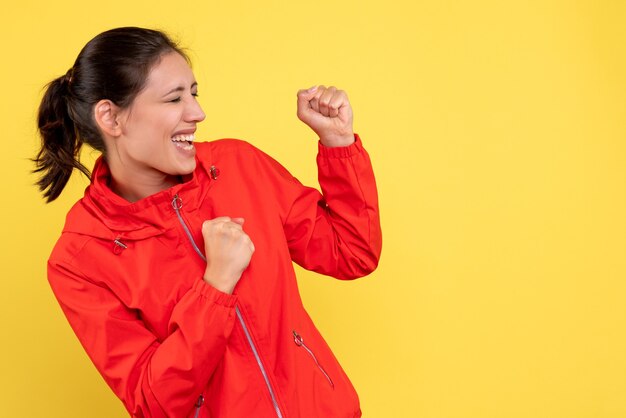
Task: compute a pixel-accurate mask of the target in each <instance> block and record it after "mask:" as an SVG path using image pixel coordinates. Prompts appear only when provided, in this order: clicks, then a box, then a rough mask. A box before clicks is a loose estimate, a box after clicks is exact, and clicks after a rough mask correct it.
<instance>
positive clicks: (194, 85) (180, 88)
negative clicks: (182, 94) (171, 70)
mask: <svg viewBox="0 0 626 418" xmlns="http://www.w3.org/2000/svg"><path fill="white" fill-rule="evenodd" d="M194 87H198V82H197V81H194V83H193V84H192V85H191V88H192V89H193V88H194ZM179 91H185V87H183V86H178V87H175V88H173V89H172V90H170V91H168V92H167V93H165V94H164V95H163V97H165V96H169V95H170V94H172V93H177V92H179Z"/></svg>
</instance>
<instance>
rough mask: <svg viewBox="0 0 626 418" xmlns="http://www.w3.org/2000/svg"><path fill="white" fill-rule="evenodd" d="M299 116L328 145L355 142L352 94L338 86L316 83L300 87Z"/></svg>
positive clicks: (344, 144) (336, 145) (338, 145)
mask: <svg viewBox="0 0 626 418" xmlns="http://www.w3.org/2000/svg"><path fill="white" fill-rule="evenodd" d="M298 118H299V119H300V120H301V121H302V122H304V123H306V124H307V125H308V126H309V127H310V128H311V129H313V131H315V133H316V134H317V135H318V136H319V138H320V141H321V142H322V144H323V145H325V146H327V147H345V146H347V145H350V144H352V143H353V142H354V131H353V130H352V107H351V106H350V101H349V100H348V95H347V94H346V92H345V91H343V90H338V89H337V88H336V87H333V86H330V87H324V86H314V87H311V88H310V89H308V90H299V91H298Z"/></svg>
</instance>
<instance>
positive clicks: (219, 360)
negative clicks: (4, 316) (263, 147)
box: [48, 136, 381, 418]
mask: <svg viewBox="0 0 626 418" xmlns="http://www.w3.org/2000/svg"><path fill="white" fill-rule="evenodd" d="M196 149H197V159H198V166H197V169H196V170H195V172H194V173H193V175H190V176H189V178H187V179H185V180H186V181H185V182H184V183H182V184H179V185H176V186H174V187H172V188H170V189H167V190H164V191H162V192H160V193H157V194H155V195H153V196H150V197H147V198H145V199H142V200H140V201H138V202H135V203H132V204H131V203H129V202H127V201H125V200H123V199H122V198H120V197H119V196H117V195H115V194H114V193H112V192H111V190H110V189H109V188H108V187H107V180H108V178H109V172H108V168H107V166H106V164H104V163H103V161H102V160H99V161H98V162H97V163H96V167H95V168H94V175H93V181H92V184H91V185H90V186H89V187H88V188H87V190H86V191H85V196H84V197H83V199H81V200H80V201H79V202H77V203H76V205H75V206H74V207H73V208H72V210H71V211H70V212H69V214H68V216H67V221H66V225H65V228H64V230H63V233H62V235H61V237H60V239H59V241H58V242H57V244H56V246H55V248H54V250H53V252H52V255H51V256H50V260H49V264H48V276H49V281H50V284H51V287H52V290H53V291H54V293H55V295H56V297H57V299H58V301H59V303H60V305H61V307H62V309H63V311H64V313H65V315H66V316H67V319H68V321H69V323H70V325H71V326H72V328H73V329H74V332H75V333H76V335H77V336H78V338H79V340H80V341H81V343H82V345H83V347H84V348H85V350H86V352H87V353H88V355H89V357H90V358H91V360H92V361H93V363H94V364H95V366H96V367H97V368H98V370H99V372H100V373H101V374H102V376H103V377H104V379H105V380H106V382H107V383H108V384H109V386H110V387H111V388H112V389H113V391H114V392H115V393H116V395H117V396H118V397H119V398H120V399H121V400H122V401H123V402H124V405H125V406H126V408H127V410H128V411H129V413H130V414H131V415H132V416H136V417H185V416H194V414H195V413H196V412H197V411H196V408H195V406H194V405H195V404H196V402H197V400H198V398H199V396H200V395H203V397H204V404H203V405H202V406H201V407H200V411H199V417H220V418H228V417H246V418H248V417H261V418H263V417H276V416H277V413H276V411H275V407H274V405H273V402H272V399H271V397H270V392H269V390H268V388H267V385H266V383H265V381H264V379H263V375H262V374H261V371H260V368H259V365H258V364H257V360H256V359H255V357H254V355H253V352H252V349H251V347H250V344H249V342H248V340H247V337H246V335H245V333H244V329H243V326H242V324H241V323H240V321H239V320H238V318H237V315H236V307H238V309H239V311H240V312H241V315H242V317H243V319H244V322H245V325H246V326H247V328H248V330H249V332H250V337H251V339H252V340H253V342H254V345H255V347H256V349H257V350H258V354H259V357H260V359H261V362H262V364H263V367H264V369H265V371H266V372H267V377H268V379H269V382H270V384H271V386H272V389H273V391H274V394H275V400H276V404H277V405H278V407H279V408H280V411H281V414H282V416H283V417H284V418H296V417H302V418H304V417H306V418H314V417H325V418H328V417H350V418H352V417H359V416H361V412H360V408H359V401H358V396H357V394H356V392H355V390H354V388H353V387H352V384H351V383H350V381H349V379H348V377H347V376H346V375H345V373H344V371H343V370H342V369H341V366H340V365H339V363H338V362H337V360H336V359H335V357H334V356H333V354H332V352H331V351H330V349H329V347H328V346H327V344H326V343H325V341H324V340H323V338H322V336H321V335H320V334H319V332H318V331H317V329H316V328H315V326H314V324H313V323H312V321H311V320H310V318H309V316H308V315H307V313H306V311H305V310H304V308H303V306H302V301H301V299H300V295H299V293H298V288H297V283H296V278H295V274H294V270H293V266H292V263H291V262H292V260H293V261H295V262H297V263H298V264H300V265H301V266H303V267H304V268H307V269H311V270H314V271H317V272H319V273H323V274H326V275H330V276H334V277H337V278H341V279H353V278H357V277H360V276H363V275H366V274H369V273H370V272H371V271H373V270H374V269H375V268H376V265H377V263H378V258H379V255H380V249H381V232H380V225H379V216H378V202H377V194H376V185H375V181H374V176H373V172H372V168H371V164H370V160H369V157H368V155H367V153H366V152H365V150H364V149H363V147H362V145H361V142H360V139H359V138H358V136H356V142H355V143H354V144H353V145H351V146H349V147H344V148H326V147H324V146H322V145H321V144H320V146H319V154H318V158H317V161H318V167H319V181H320V186H321V188H322V190H323V195H322V194H320V193H319V192H318V191H317V190H315V189H312V188H308V187H304V186H303V185H301V184H300V183H299V182H298V181H297V180H296V179H294V178H293V177H292V176H291V175H290V174H289V173H288V172H287V171H286V170H285V169H284V168H283V167H282V166H280V165H279V164H278V163H277V162H276V161H274V160H273V159H271V158H270V157H268V156H267V155H265V154H264V153H262V152H261V151H259V150H258V149H256V148H254V147H253V146H251V145H250V144H247V143H246V142H243V141H239V140H233V139H226V140H220V141H214V142H208V143H198V144H196ZM211 166H214V167H216V168H217V169H218V170H219V175H218V176H217V179H213V178H211V172H210V167H211ZM216 173H217V170H214V174H216ZM176 195H177V196H178V197H179V198H180V201H181V202H182V209H181V215H182V217H183V219H184V221H185V223H186V224H187V225H188V227H189V229H190V231H191V233H192V235H193V240H194V241H195V243H196V244H197V245H198V247H199V250H200V251H201V252H202V253H203V254H204V248H203V239H202V235H201V228H200V227H201V225H202V222H203V221H204V220H207V219H212V218H215V217H217V216H231V217H243V218H245V225H244V230H245V231H246V232H247V233H248V234H249V236H250V238H251V239H252V241H253V242H254V245H255V247H256V252H255V253H254V255H253V257H252V260H251V262H250V266H249V267H248V269H247V270H246V271H245V272H244V273H243V276H242V278H241V280H240V281H239V283H238V284H237V286H236V288H235V290H234V292H233V294H232V295H228V294H225V293H222V292H220V291H218V290H216V289H215V288H213V287H211V286H210V285H208V284H206V283H205V282H204V281H203V280H202V275H203V273H204V269H205V266H206V263H205V261H204V260H202V258H201V257H200V256H199V255H198V254H197V253H196V251H195V250H194V248H193V246H192V243H191V241H190V240H189V239H188V237H187V236H186V233H185V230H184V228H183V227H182V225H181V223H180V222H179V219H178V217H177V215H176V213H175V211H174V209H173V206H172V200H173V199H174V196H176ZM115 240H117V244H116V242H115ZM294 331H296V332H297V333H298V335H300V336H301V337H302V338H303V340H304V344H305V345H306V348H307V349H309V350H310V351H311V353H312V354H313V355H314V356H315V359H314V357H313V356H312V355H311V353H309V352H308V351H307V350H306V349H305V347H302V346H300V345H298V344H296V343H295V341H294V334H293V332H294ZM355 349H356V347H355ZM315 360H317V363H316V361H315ZM318 365H319V367H318Z"/></svg>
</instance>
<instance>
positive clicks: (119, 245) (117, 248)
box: [113, 237, 128, 255]
mask: <svg viewBox="0 0 626 418" xmlns="http://www.w3.org/2000/svg"><path fill="white" fill-rule="evenodd" d="M120 238H121V237H117V238H115V239H114V240H113V244H114V245H113V254H115V255H120V254H122V251H124V250H125V249H127V248H128V245H126V244H124V243H123V242H122V241H120Z"/></svg>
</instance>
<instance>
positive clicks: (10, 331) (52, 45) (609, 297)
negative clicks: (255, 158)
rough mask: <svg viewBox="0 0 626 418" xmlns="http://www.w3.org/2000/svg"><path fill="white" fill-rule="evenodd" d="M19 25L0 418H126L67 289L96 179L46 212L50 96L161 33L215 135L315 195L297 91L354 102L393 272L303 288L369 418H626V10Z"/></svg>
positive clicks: (9, 144)
mask: <svg viewBox="0 0 626 418" xmlns="http://www.w3.org/2000/svg"><path fill="white" fill-rule="evenodd" d="M0 19H1V22H0V23H1V25H0V39H1V42H2V65H1V66H0V71H1V73H0V74H1V78H0V79H1V81H2V93H1V97H2V100H1V106H2V108H1V112H0V117H1V118H2V119H1V124H0V125H1V127H2V130H3V134H2V141H3V146H2V152H1V153H0V158H1V164H0V169H1V170H2V171H1V172H0V178H1V179H2V194H3V199H2V203H1V204H0V207H1V209H0V210H1V211H2V212H1V214H0V218H1V219H2V238H1V250H2V251H0V257H2V259H1V269H2V270H1V272H0V277H1V279H0V280H1V282H0V286H1V288H0V321H2V322H1V324H0V325H1V326H0V330H1V331H0V332H1V333H2V340H1V344H0V416H2V417H21V416H30V417H122V416H125V413H124V410H123V408H122V406H121V403H119V402H118V401H117V399H116V398H115V397H114V396H113V395H112V393H111V392H110V391H109V389H108V388H107V387H106V385H105V384H104V382H103V380H102V379H101V378H100V377H99V375H98V374H97V372H96V370H95V369H94V368H93V366H92V365H91V364H90V362H89V360H88V359H87V357H86V355H85V354H84V353H83V351H82V348H81V347H80V345H79V343H78V341H77V340H76V339H75V337H74V335H73V333H72V331H71V330H70V328H69V326H68V325H67V323H66V322H65V319H64V317H63V315H62V313H61V310H60V309H59V307H58V305H57V303H56V301H55V299H54V297H53V295H52V293H51V291H50V289H49V287H48V284H47V280H46V277H45V261H46V259H47V256H48V254H49V252H50V250H51V248H52V246H53V244H54V242H55V240H56V238H57V237H58V235H59V233H60V231H61V228H62V225H63V221H64V215H65V213H66V211H67V210H68V208H69V207H70V205H71V204H72V203H73V202H74V201H75V200H76V199H78V198H79V197H80V196H81V195H82V190H83V189H84V187H85V185H86V181H85V180H84V179H82V178H80V177H79V176H78V175H77V176H76V177H75V178H74V179H73V180H72V182H71V184H70V186H69V187H68V189H67V190H66V191H65V193H64V194H63V195H62V197H61V198H60V199H59V200H58V201H56V202H54V203H53V204H50V205H45V204H44V203H43V201H42V199H41V198H40V196H39V194H38V192H37V191H36V189H35V187H33V186H32V183H33V182H34V181H35V178H34V177H33V176H32V175H30V174H29V173H28V172H29V170H30V169H31V168H32V165H31V164H30V163H29V161H28V158H29V157H32V156H33V155H34V154H35V152H36V150H37V147H38V138H37V136H36V132H35V128H34V126H35V113H36V107H37V105H38V102H39V99H40V96H41V88H42V86H43V85H44V84H45V83H46V82H48V81H49V80H50V79H52V78H53V77H56V76H59V75H61V74H64V73H65V72H66V71H67V69H68V68H69V67H70V66H71V65H72V63H73V61H74V59H75V57H76V55H77V54H78V52H79V50H80V48H81V47H82V46H83V45H84V44H85V43H86V42H87V41H88V40H89V39H91V38H92V37H93V36H94V35H96V34H97V33H99V32H101V31H103V30H106V29H109V28H111V27H115V26H124V25H139V26H148V27H157V28H162V29H165V30H167V31H169V32H170V33H172V34H173V35H175V36H176V37H178V38H179V39H180V40H181V41H182V44H183V45H185V46H187V47H189V48H191V49H192V51H193V54H192V56H193V60H194V69H195V73H196V77H197V78H198V81H199V84H200V95H201V97H200V101H201V104H202V105H203V107H204V110H205V111H206V113H207V120H206V121H205V122H204V123H203V124H202V125H203V126H202V127H201V129H200V135H199V137H201V138H204V139H211V138H218V137H225V136H231V137H239V138H244V139H247V140H249V141H251V142H252V143H254V144H256V145H257V146H259V147H260V148H262V149H263V150H265V151H267V152H268V153H270V154H271V155H273V156H274V157H276V158H277V159H278V160H279V161H281V162H282V163H283V164H284V165H285V166H286V167H287V168H289V169H290V170H291V171H292V173H293V174H295V175H296V176H297V177H298V178H300V179H301V180H302V181H303V182H305V183H307V184H316V183H315V182H316V173H315V165H314V156H315V137H314V135H313V134H312V132H309V131H308V129H307V128H306V127H305V126H304V125H302V124H301V123H300V122H299V121H298V120H297V118H296V116H295V109H296V108H295V93H296V91H297V89H299V88H305V87H309V86H311V85H313V84H316V83H322V84H327V85H328V84H332V85H337V86H340V87H341V88H343V89H345V90H347V92H348V93H349V95H350V98H351V101H352V104H353V107H354V110H355V130H356V131H357V132H359V133H360V134H361V135H362V137H363V140H364V143H365V145H366V147H367V149H368V150H369V152H370V154H371V156H372V160H373V163H374V166H375V170H376V173H377V179H378V184H379V192H380V199H381V200H380V203H381V210H382V222H383V228H384V250H383V257H382V260H381V264H380V267H379V269H378V270H377V271H376V272H375V273H374V274H372V275H371V276H370V277H369V278H365V279H362V280H360V281H357V282H351V283H341V282H337V281H334V280H330V279H328V278H325V277H320V276H316V275H314V274H310V273H305V272H300V284H301V289H302V293H303V296H304V299H305V304H306V306H307V307H308V308H309V310H310V312H311V315H312V316H313V318H314V319H315V321H316V323H317V324H318V326H319V328H320V329H321V330H322V333H323V334H324V335H325V336H326V338H327V339H328V340H329V343H330V345H331V346H332V347H333V348H334V350H335V352H336V354H337V356H338V357H339V359H340V360H341V362H342V364H343V365H344V367H345V369H346V370H347V372H348V374H349V375H350V376H351V377H352V379H353V381H354V384H355V386H356V388H357V390H358V391H359V393H360V396H361V400H362V406H363V411H364V416H365V417H366V418H378V417H384V418H387V417H424V418H491V417H494V418H502V417H507V418H508V417H510V418H517V417H519V418H542V417H545V418H555V417H563V418H577V417H626V334H625V333H626V304H625V302H624V301H625V296H626V141H625V138H626V84H625V81H626V23H625V22H626V3H625V2H623V1H618V0H615V1H608V0H607V1H555V0H527V1H519V2H517V1H515V2H513V1H502V0H499V1H495V0H494V1H486V0H480V1H451V0H449V1H415V0H411V1H409V0H405V1H385V2H378V1H368V2H365V1H339V0H334V1H330V0H316V1H309V2H299V1H293V0H291V1H287V0H285V1H278V0H275V1H264V2H257V1H245V2H230V3H227V2H216V1H208V0H204V1H195V0H189V1H178V2H176V1H162V0H151V1H127V0H125V1H120V0H111V1H108V2H85V1H80V2H79V1H67V0H62V1H50V2H43V1H42V2H34V1H32V0H22V1H19V2H11V4H10V5H8V6H7V5H5V6H3V11H2V18H0ZM93 157H94V153H89V152H87V153H85V155H84V158H85V161H87V162H88V164H89V165H91V161H92V160H93Z"/></svg>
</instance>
